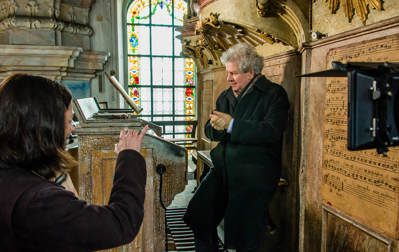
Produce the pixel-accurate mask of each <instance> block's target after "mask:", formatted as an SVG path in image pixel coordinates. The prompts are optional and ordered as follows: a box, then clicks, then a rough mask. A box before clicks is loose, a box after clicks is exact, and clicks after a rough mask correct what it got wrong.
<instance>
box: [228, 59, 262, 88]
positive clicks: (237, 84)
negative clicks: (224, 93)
mask: <svg viewBox="0 0 399 252" xmlns="http://www.w3.org/2000/svg"><path fill="white" fill-rule="evenodd" d="M226 72H227V81H228V82H229V83H230V85H231V88H232V89H233V92H234V94H235V95H238V94H240V92H241V91H242V89H243V88H244V87H245V86H246V85H247V84H248V83H249V81H250V80H251V79H252V78H253V77H254V74H255V72H254V70H253V69H251V70H249V72H247V73H243V72H241V71H240V69H239V68H238V62H236V61H233V62H227V63H226Z"/></svg>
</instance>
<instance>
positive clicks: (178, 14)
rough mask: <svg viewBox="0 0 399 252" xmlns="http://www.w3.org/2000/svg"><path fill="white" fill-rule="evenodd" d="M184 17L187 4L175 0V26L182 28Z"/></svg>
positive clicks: (180, 0) (181, 0)
mask: <svg viewBox="0 0 399 252" xmlns="http://www.w3.org/2000/svg"><path fill="white" fill-rule="evenodd" d="M185 15H187V3H186V2H184V1H183V0H175V13H174V16H175V25H177V26H182V25H183V21H184V16H185Z"/></svg>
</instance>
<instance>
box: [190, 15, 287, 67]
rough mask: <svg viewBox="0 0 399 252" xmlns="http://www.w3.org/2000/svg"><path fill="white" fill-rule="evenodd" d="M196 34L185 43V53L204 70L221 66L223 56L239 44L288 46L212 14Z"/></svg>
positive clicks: (200, 24) (197, 29)
mask: <svg viewBox="0 0 399 252" xmlns="http://www.w3.org/2000/svg"><path fill="white" fill-rule="evenodd" d="M195 33H196V36H193V37H192V38H190V39H185V40H184V41H183V51H184V53H185V54H186V55H187V56H190V57H193V58H194V59H196V61H197V62H198V63H200V65H201V66H202V67H203V68H207V67H208V66H209V65H210V64H211V65H213V66H221V62H220V56H221V54H222V53H223V52H224V51H226V50H227V49H228V48H229V47H231V46H232V45H235V44H237V43H247V44H249V45H251V46H257V45H262V44H264V43H269V44H273V43H282V44H284V45H287V43H286V42H284V41H281V40H280V39H278V38H276V37H275V36H273V35H272V34H269V33H266V32H263V31H260V30H259V29H256V28H254V27H250V26H246V25H238V24H234V23H231V22H226V21H221V20H219V14H217V13H211V14H210V16H209V17H208V18H204V19H203V20H201V21H198V23H197V27H196V29H195Z"/></svg>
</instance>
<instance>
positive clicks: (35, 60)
mask: <svg viewBox="0 0 399 252" xmlns="http://www.w3.org/2000/svg"><path fill="white" fill-rule="evenodd" d="M108 57H109V53H105V52H97V51H84V50H83V49H82V48H80V47H65V46H31V45H0V62H1V64H0V79H4V78H5V77H6V76H8V75H10V74H13V73H29V74H33V75H41V76H44V77H47V78H50V79H53V80H84V81H90V79H92V78H94V77H95V76H96V72H97V71H101V70H103V67H104V64H105V62H106V61H107V60H108Z"/></svg>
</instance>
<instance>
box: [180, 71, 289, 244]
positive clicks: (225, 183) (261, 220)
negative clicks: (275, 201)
mask: <svg viewBox="0 0 399 252" xmlns="http://www.w3.org/2000/svg"><path fill="white" fill-rule="evenodd" d="M288 109H289V102H288V98H287V94H286V92H285V90H284V89H283V88H282V87H281V86H280V85H277V84H275V83H272V82H270V81H269V80H267V79H266V77H264V76H260V77H259V78H257V79H256V81H255V83H254V85H253V86H252V87H251V88H249V89H248V92H247V93H246V94H245V95H244V96H243V97H242V98H241V97H238V99H237V98H235V97H234V95H233V92H232V89H231V88H229V89H227V90H225V91H223V92H222V93H221V95H220V96H219V97H218V99H217V102H216V110H218V111H221V112H224V113H228V114H230V115H231V116H232V117H233V118H234V123H233V127H232V132H231V134H229V133H227V132H226V130H224V131H217V130H215V129H213V128H212V127H211V125H210V122H209V121H208V122H207V123H206V126H205V134H206V136H208V137H209V138H210V139H211V140H213V141H220V142H219V143H218V145H217V146H216V147H215V148H214V149H213V150H212V151H211V158H212V162H213V164H214V167H215V168H214V170H213V171H212V172H211V173H214V174H216V176H214V177H215V178H212V180H214V181H218V183H220V184H221V186H218V188H217V189H216V187H215V185H211V186H208V185H206V183H207V182H206V183H204V185H202V183H201V185H200V187H199V188H198V189H199V192H198V194H199V195H197V196H196V195H194V197H193V199H194V200H197V201H198V202H197V204H196V203H195V202H193V203H192V206H189V209H188V211H191V209H190V207H194V206H197V207H199V208H200V209H201V210H204V212H206V213H207V215H208V217H207V218H208V219H212V218H210V217H209V215H211V213H210V212H209V210H208V209H204V208H206V207H207V206H209V205H210V204H212V205H214V206H215V205H218V206H217V208H218V210H217V211H224V232H225V245H226V247H228V248H250V247H256V246H257V244H256V243H257V242H259V239H261V238H260V237H261V235H262V234H263V233H264V231H265V228H266V224H267V223H266V221H267V220H266V210H267V205H268V203H269V202H270V200H271V198H272V195H273V192H274V190H275V188H276V186H277V183H278V180H279V178H280V173H281V148H282V137H283V131H284V129H285V127H286V124H287V118H288ZM209 175H211V174H209ZM211 176H212V175H211ZM201 187H213V189H210V188H208V189H206V188H201ZM213 193H217V194H218V195H217V196H214V195H211V194H213ZM201 194H202V196H200V195H201ZM210 199H212V200H213V202H212V201H210ZM192 201H193V200H192ZM207 201H208V202H207ZM201 202H202V203H201ZM220 202H224V204H221V203H220ZM190 203H191V202H190ZM201 210H198V212H199V211H201ZM216 215H221V213H217V214H216ZM219 217H220V216H219ZM219 217H218V216H216V217H215V218H214V219H215V220H216V221H219ZM187 219H188V222H190V217H189V216H187ZM191 220H192V221H193V222H195V221H198V222H200V220H199V219H196V218H191ZM201 223H204V221H202V222H201ZM201 223H199V225H201ZM193 225H194V226H195V224H194V223H191V226H193ZM204 225H209V223H208V224H204Z"/></svg>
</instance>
